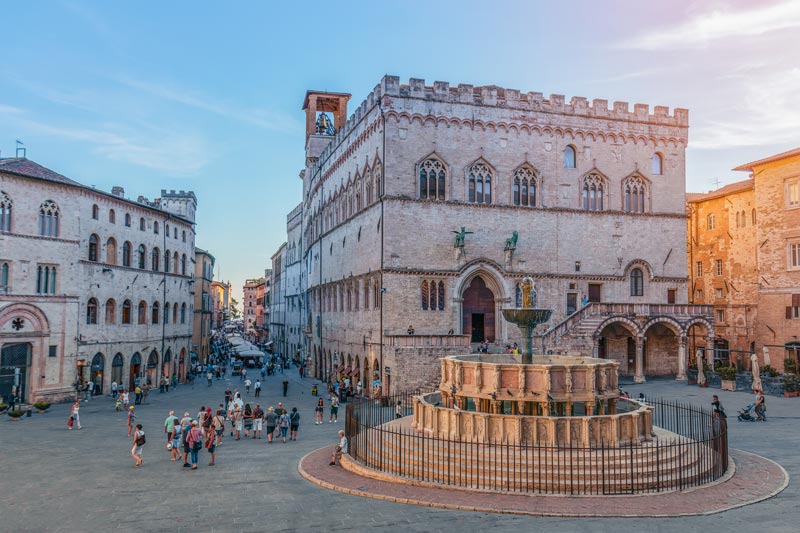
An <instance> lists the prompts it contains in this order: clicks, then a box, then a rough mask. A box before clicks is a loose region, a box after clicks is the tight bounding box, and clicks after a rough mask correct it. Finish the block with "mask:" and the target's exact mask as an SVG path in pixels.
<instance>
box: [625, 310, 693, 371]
mask: <svg viewBox="0 0 800 533" xmlns="http://www.w3.org/2000/svg"><path fill="white" fill-rule="evenodd" d="M642 330H643V334H644V339H643V340H644V343H643V346H642V370H643V372H644V375H646V376H669V375H675V376H676V375H678V371H679V366H680V363H679V360H678V359H679V351H680V350H679V344H680V336H681V326H680V324H678V323H677V322H675V321H674V320H672V319H670V318H668V317H658V318H656V319H654V320H652V321H651V322H649V323H648V324H645V325H644V326H643V327H642ZM634 350H635V345H634Z"/></svg>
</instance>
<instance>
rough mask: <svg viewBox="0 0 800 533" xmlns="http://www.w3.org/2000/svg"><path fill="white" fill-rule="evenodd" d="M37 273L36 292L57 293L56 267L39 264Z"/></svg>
mask: <svg viewBox="0 0 800 533" xmlns="http://www.w3.org/2000/svg"><path fill="white" fill-rule="evenodd" d="M36 274H37V275H36V294H55V293H56V267H54V266H49V265H45V266H43V265H39V267H38V268H37V271H36Z"/></svg>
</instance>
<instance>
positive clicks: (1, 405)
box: [0, 401, 8, 414]
mask: <svg viewBox="0 0 800 533" xmlns="http://www.w3.org/2000/svg"><path fill="white" fill-rule="evenodd" d="M6 409H8V404H6V403H3V402H1V401H0V414H3V413H5V412H6Z"/></svg>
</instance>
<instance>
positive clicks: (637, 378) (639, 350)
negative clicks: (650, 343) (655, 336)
mask: <svg viewBox="0 0 800 533" xmlns="http://www.w3.org/2000/svg"><path fill="white" fill-rule="evenodd" d="M633 381H634V383H644V382H645V379H644V337H642V336H641V335H637V336H636V373H635V374H634V375H633Z"/></svg>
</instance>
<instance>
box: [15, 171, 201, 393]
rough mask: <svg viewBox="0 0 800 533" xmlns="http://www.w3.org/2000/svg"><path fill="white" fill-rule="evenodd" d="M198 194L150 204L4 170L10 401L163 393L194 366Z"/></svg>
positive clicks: (53, 176)
mask: <svg viewBox="0 0 800 533" xmlns="http://www.w3.org/2000/svg"><path fill="white" fill-rule="evenodd" d="M196 208H197V199H196V198H195V195H194V193H192V192H184V191H180V192H175V191H170V192H167V191H165V190H162V191H161V198H157V199H155V200H154V201H152V202H151V201H149V200H147V199H146V198H144V197H141V196H140V197H139V198H138V200H136V201H133V200H129V199H127V198H125V195H124V190H123V189H122V187H114V188H113V189H112V192H111V193H107V192H103V191H100V190H97V189H95V188H93V187H87V186H85V185H82V184H80V183H78V182H76V181H74V180H72V179H70V178H67V177H65V176H62V175H61V174H58V173H56V172H54V171H52V170H50V169H48V168H45V167H43V166H41V165H39V164H37V163H35V162H33V161H31V160H28V159H24V158H9V159H0V348H1V349H2V364H1V365H0V394H2V395H7V394H8V393H9V391H10V389H11V387H12V386H13V385H18V386H19V387H20V390H21V393H22V397H23V398H24V399H25V400H26V401H35V400H39V399H47V400H60V399H65V398H68V397H70V396H72V395H73V394H74V390H75V386H76V384H77V385H81V386H82V385H83V384H84V383H86V382H87V381H88V380H92V381H93V382H94V383H95V385H96V387H95V390H96V391H97V393H107V392H108V391H109V389H110V384H111V382H112V381H116V382H117V383H121V384H122V385H123V386H125V387H131V386H132V385H133V384H134V382H136V381H138V380H141V381H142V382H143V383H150V384H151V385H157V384H158V382H159V381H160V380H161V379H162V378H164V377H166V378H169V377H171V376H172V375H173V374H178V375H179V376H180V377H181V378H183V376H184V375H185V371H186V370H187V368H188V364H189V359H188V358H189V349H190V342H191V331H192V314H193V313H192V295H191V281H192V267H191V260H192V256H193V251H194V240H195V233H194V215H195V210H196Z"/></svg>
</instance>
